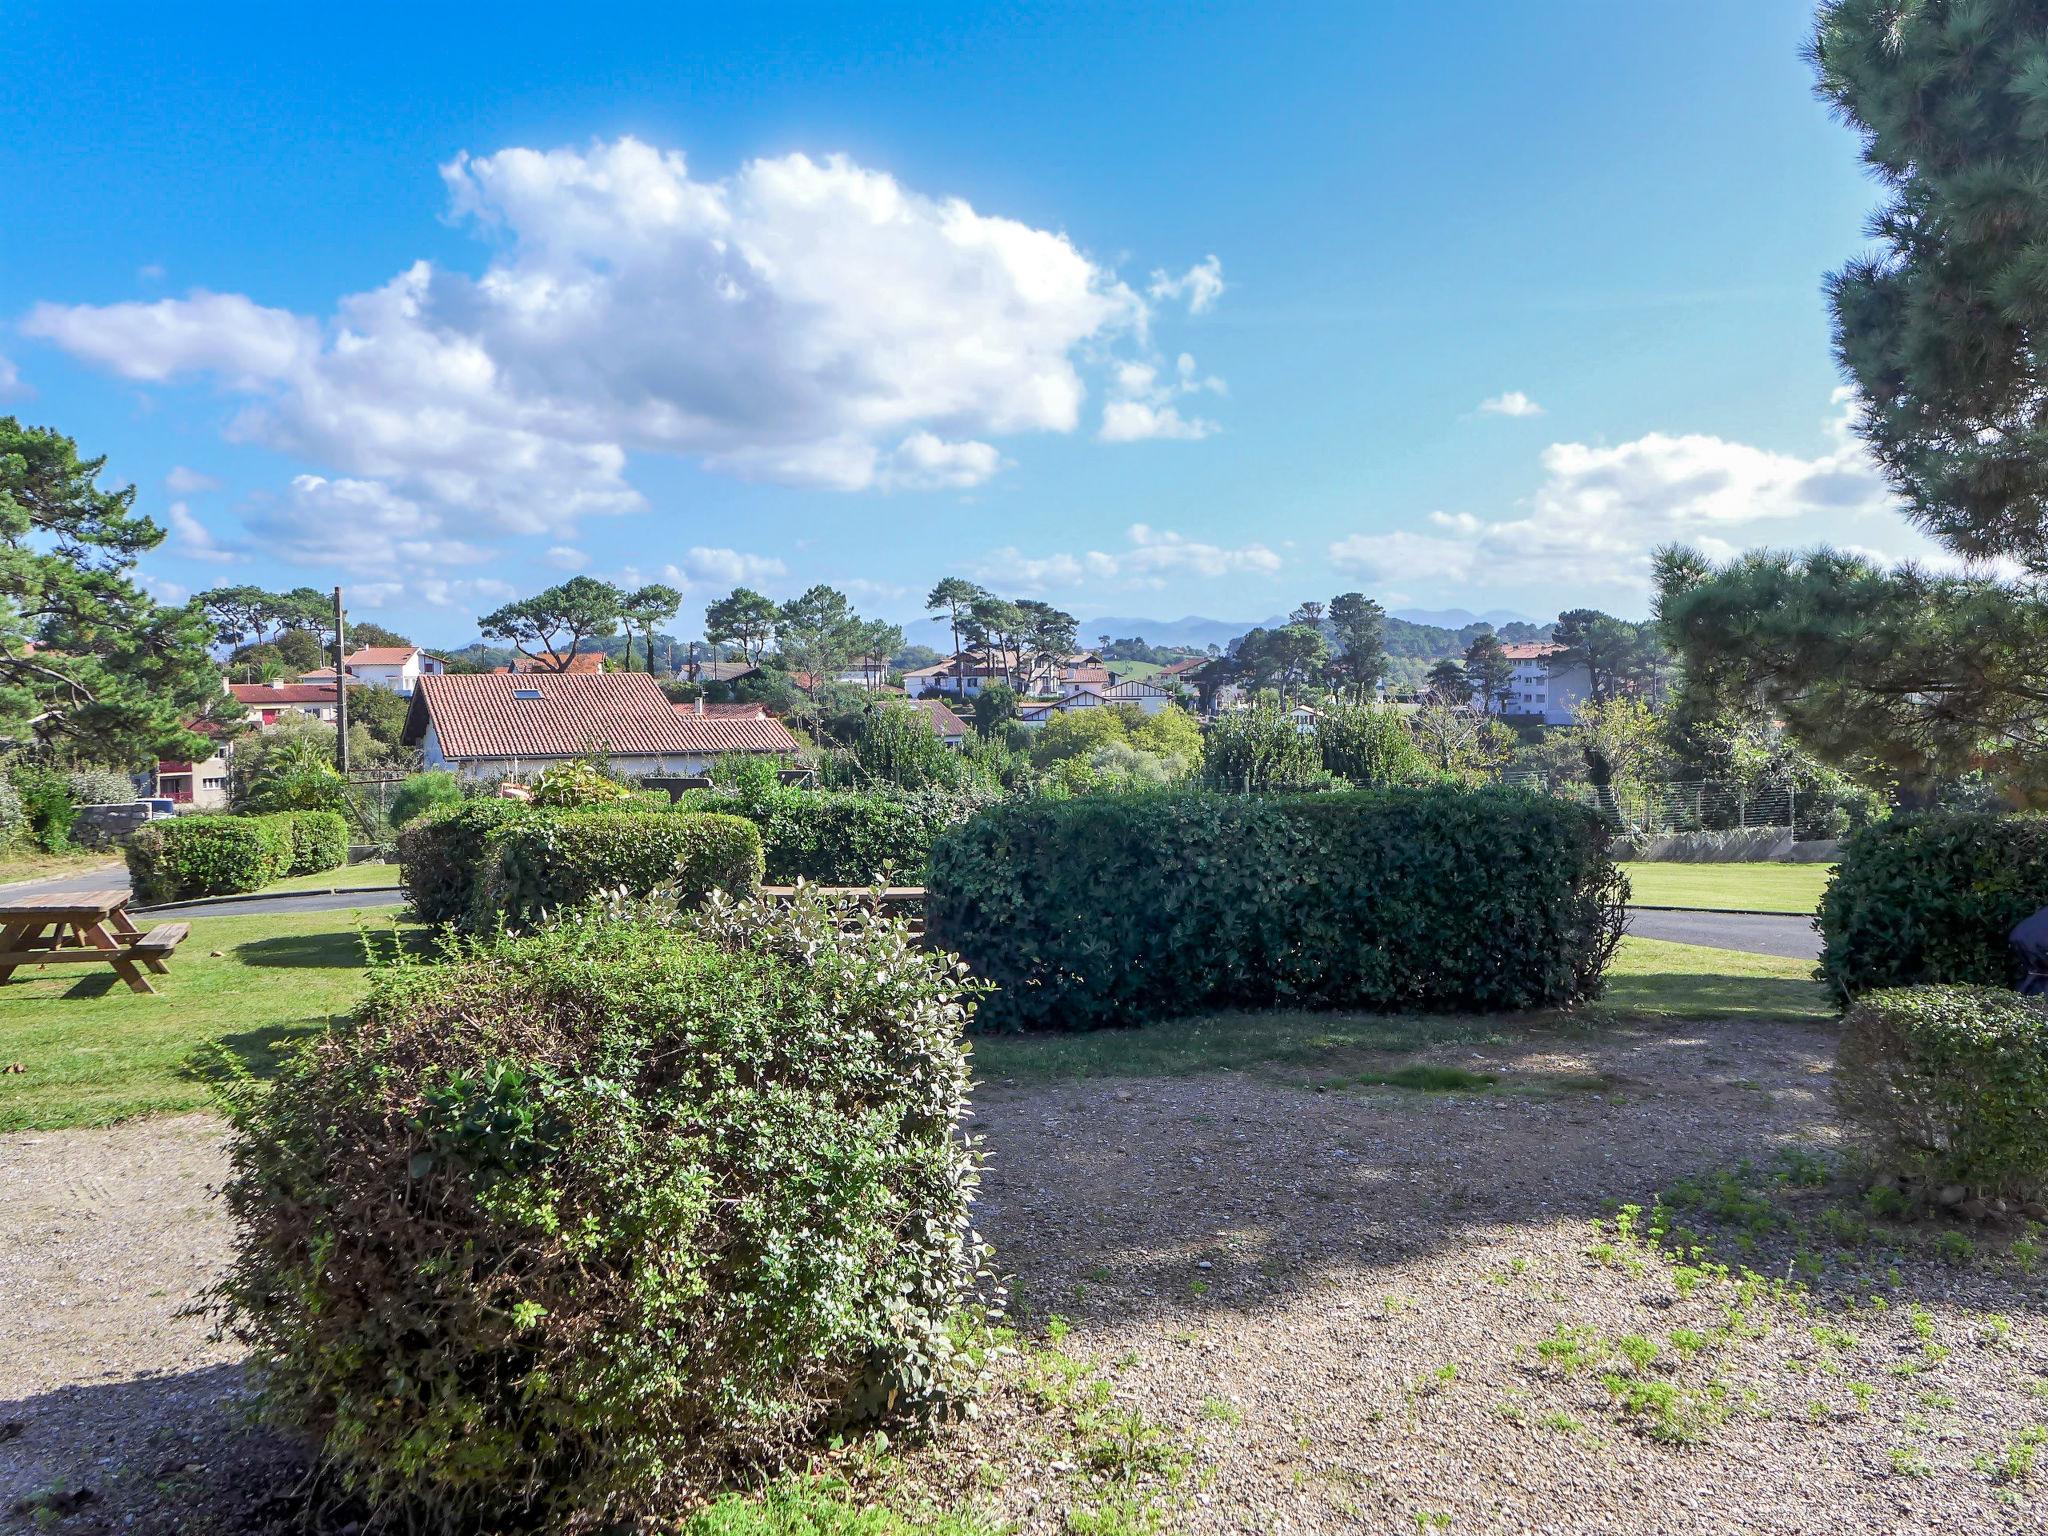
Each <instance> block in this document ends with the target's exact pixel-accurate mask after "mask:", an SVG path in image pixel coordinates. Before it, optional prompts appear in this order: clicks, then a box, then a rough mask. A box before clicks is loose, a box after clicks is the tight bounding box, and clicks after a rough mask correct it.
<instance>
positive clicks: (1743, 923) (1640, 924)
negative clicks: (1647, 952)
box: [1628, 908, 1820, 960]
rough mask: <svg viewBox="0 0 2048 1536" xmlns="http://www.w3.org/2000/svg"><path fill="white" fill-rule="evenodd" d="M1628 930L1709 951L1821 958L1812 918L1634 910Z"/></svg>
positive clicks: (1787, 957)
mask: <svg viewBox="0 0 2048 1536" xmlns="http://www.w3.org/2000/svg"><path fill="white" fill-rule="evenodd" d="M1628 931H1629V932H1630V933H1632V934H1634V935H1635V936H1636V937H1637V938H1642V939H1668V940H1670V941H1671V942H1673V943H1676V944H1704V945H1706V946H1707V947H1708V948H1710V949H1740V950H1746V951H1747V952H1748V953H1750V954H1753V955H1782V956H1784V957H1785V958H1786V959H1788V960H1813V959H1817V958H1818V957H1819V955H1820V935H1819V934H1817V933H1815V932H1814V931H1813V919H1812V918H1810V917H1757V916H1752V915H1751V914H1749V913H1747V912H1645V911H1643V910H1641V909H1640V908H1631V909H1630V911H1629V914H1628Z"/></svg>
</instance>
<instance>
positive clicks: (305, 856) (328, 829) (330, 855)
mask: <svg viewBox="0 0 2048 1536" xmlns="http://www.w3.org/2000/svg"><path fill="white" fill-rule="evenodd" d="M271 819H272V820H274V821H281V822H283V823H284V826H285V830H286V832H288V833H289V834H290V836H291V840H292V867H291V869H290V870H289V871H288V873H291V874H294V875H312V874H318V873H319V872H320V871H321V870H323V869H339V868H341V866H342V865H344V864H346V863H347V862H348V819H347V818H346V817H344V816H343V815H342V814H341V812H339V811H279V812H277V813H276V814H275V815H274V816H273V817H272V818H271Z"/></svg>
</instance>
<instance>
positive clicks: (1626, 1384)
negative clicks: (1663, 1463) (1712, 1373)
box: [1600, 1371, 1730, 1445]
mask: <svg viewBox="0 0 2048 1536" xmlns="http://www.w3.org/2000/svg"><path fill="white" fill-rule="evenodd" d="M1600 1385H1601V1386H1603V1387H1605V1388H1606V1389H1607V1394H1608V1396H1609V1397H1611V1398H1612V1399H1613V1400H1614V1403H1615V1406H1616V1407H1618V1408H1619V1409H1620V1410H1621V1412H1622V1415H1623V1416H1624V1417H1625V1418H1627V1419H1628V1420H1630V1421H1631V1422H1632V1423H1635V1424H1636V1425H1638V1426H1639V1427H1640V1428H1641V1429H1642V1431H1643V1432H1644V1433H1645V1434H1647V1435H1648V1436H1649V1437H1650V1438H1651V1439H1652V1440H1661V1441H1664V1442H1665V1443H1667V1444H1671V1445H1692V1444H1695V1443H1697V1442H1698V1441H1700V1440H1704V1439H1705V1438H1706V1435H1707V1431H1708V1430H1710V1429H1712V1428H1713V1427H1714V1426H1715V1425H1717V1424H1723V1423H1726V1422H1727V1420H1728V1415H1729V1411H1730V1410H1729V1407H1728V1389H1727V1388H1726V1387H1724V1386H1722V1385H1721V1384H1720V1383H1719V1382H1717V1381H1716V1382H1709V1383H1708V1384H1707V1385H1706V1386H1704V1387H1701V1388H1698V1389H1697V1390H1695V1389H1693V1388H1689V1387H1681V1386H1679V1385H1677V1384H1676V1383H1675V1382H1669V1381H1644V1380H1642V1379H1641V1378H1639V1377H1634V1376H1624V1375H1622V1374H1621V1372H1619V1371H1609V1372H1608V1373H1607V1374H1606V1375H1604V1376H1602V1377H1601V1378H1600Z"/></svg>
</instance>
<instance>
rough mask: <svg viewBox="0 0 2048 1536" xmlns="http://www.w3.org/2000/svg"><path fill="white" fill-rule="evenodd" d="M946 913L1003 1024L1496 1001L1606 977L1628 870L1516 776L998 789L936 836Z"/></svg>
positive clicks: (1520, 1002)
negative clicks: (1278, 786)
mask: <svg viewBox="0 0 2048 1536" xmlns="http://www.w3.org/2000/svg"><path fill="white" fill-rule="evenodd" d="M929 885H930V890H931V895H930V898H929V900H928V902H927V907H926V919H927V923H928V925H929V931H930V933H931V936H932V938H933V939H934V940H935V941H936V942H938V943H941V944H944V945H946V946H948V947H951V948H953V949H957V950H958V951H959V952H960V954H961V955H962V956H963V957H964V958H965V959H966V961H967V962H968V964H969V965H970V966H971V967H972V968H973V970H974V972H975V974H976V975H978V976H981V977H982V978H984V979H986V980H988V981H991V982H994V983H996V984H998V987H999V989H1000V990H998V991H997V992H996V993H995V995H994V996H993V998H992V999H991V1000H990V1001H989V1002H987V1003H986V1004H984V1007H983V1012H984V1017H986V1018H987V1019H988V1020H989V1021H990V1022H992V1023H996V1024H1001V1025H1011V1026H1023V1027H1032V1028H1070V1029H1090V1028H1097V1027H1102V1026H1106V1025H1120V1024H1137V1023H1142V1022H1144V1021H1145V1020H1147V1019H1154V1018H1164V1017H1170V1016H1172V1015H1175V1014H1183V1013H1188V1012H1191V1011H1193V1010H1196V1009H1201V1008H1216V1007H1227V1006H1233V1005H1242V1006H1248V1007H1265V1006H1271V1005H1275V1004H1290V1005H1294V1006H1307V1007H1328V1008H1424V1009H1463V1008H1470V1009H1496V1008H1501V1009H1505V1008H1533V1007H1549V1006H1564V1005H1568V1004H1572V1003H1576V1002H1578V1001H1580V1000H1582V999H1584V998H1589V997H1593V996H1595V995H1597V994H1598V992H1599V990H1600V986H1601V980H1602V972H1603V970H1604V969H1605V967H1606V964H1607V962H1608V960H1609V959H1610V958H1611V957H1612V955H1613V952H1614V947H1615V944H1616V943H1617V941H1618V940H1619V938H1620V934H1621V924H1622V901H1623V897H1624V894H1625V892H1626V888H1627V887H1626V882H1625V881H1624V880H1623V879H1622V877H1621V875H1620V873H1619V871H1617V870H1616V869H1615V867H1614V865H1613V863H1612V861H1611V860H1610V859H1609V858H1608V856H1607V854H1606V851H1605V839H1604V836H1603V834H1602V832H1601V830H1600V827H1599V824H1598V822H1597V821H1596V820H1595V819H1594V818H1593V817H1592V816H1591V815H1590V814H1589V813H1588V812H1586V811H1584V810H1581V809H1579V808H1577V807H1574V806H1571V805H1567V804H1565V803H1563V802H1561V801H1558V800H1555V799H1552V798H1549V797H1544V796H1534V795H1525V794H1521V793H1516V792H1512V791H1506V790H1463V789H1453V788H1435V789H1420V790H1417V789H1387V790H1354V791H1346V792H1340V793H1334V794H1327V795H1314V796H1299V797H1295V796H1249V797H1247V796H1228V795H1216V794H1190V793H1167V794H1147V795H1130V796H1110V795H1104V796H1089V797H1085V798H1078V799H1072V800H1065V801H1061V800H1037V801H1030V802H1023V803H1016V804H1010V805H1005V806H1000V807H998V808H996V809H993V810H989V811H985V812H983V813H982V814H980V815H978V816H976V817H975V818H974V819H973V820H972V821H969V822H967V823H966V824H965V825H964V826H959V827H955V828H952V829H950V830H948V831H947V832H946V833H945V834H944V835H942V836H941V837H940V839H939V840H938V842H937V844H936V845H935V847H934V848H933V851H932V872H931V877H930V880H929Z"/></svg>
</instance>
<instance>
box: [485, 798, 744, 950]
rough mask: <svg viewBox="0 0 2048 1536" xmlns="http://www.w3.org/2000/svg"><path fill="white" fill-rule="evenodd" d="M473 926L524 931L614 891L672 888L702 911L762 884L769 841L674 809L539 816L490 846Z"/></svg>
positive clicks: (725, 821)
mask: <svg viewBox="0 0 2048 1536" xmlns="http://www.w3.org/2000/svg"><path fill="white" fill-rule="evenodd" d="M479 869H480V878H479V880H478V882H477V885H476V887H475V890H474V893H473V895H472V898H471V903H470V907H469V910H468V912H467V913H466V914H465V916H464V920H465V922H466V924H467V925H468V926H469V927H470V928H471V929H473V930H476V931H487V930H489V929H491V928H493V927H495V926H497V925H499V924H502V925H503V926H505V927H507V928H510V929H515V930H516V929H521V928H526V927H529V926H531V925H533V924H535V923H538V922H540V921H542V920H543V919H545V918H546V917H548V916H549V915H550V914H554V913H560V912H564V911H566V910H568V909H570V908H574V907H580V906H583V905H585V904H586V903H588V902H589V901H590V900H591V899H592V898H593V897H595V896H598V895H601V894H603V893H606V892H611V891H621V890H623V891H626V892H629V893H631V894H635V895H644V894H645V893H647V892H649V891H652V890H654V889H655V888H656V887H657V886H667V887H673V889H674V891H675V894H676V895H677V897H678V898H679V899H681V900H682V901H684V902H686V903H689V904H692V905H694V904H695V903H697V902H699V901H701V900H702V899H703V898H704V897H705V896H708V895H709V894H710V893H711V892H712V891H724V892H725V893H726V894H727V895H729V896H748V895H752V894H753V892H754V891H756V890H757V889H759V888H760V884H761V834H760V833H759V831H757V830H756V829H755V827H754V824H753V823H752V822H750V821H747V820H745V819H743V818H742V817H738V816H719V815H713V814H709V813H694V812H683V813H678V812H675V811H610V810H587V811H572V812H547V811H536V812H533V813H531V814H529V815H526V816H516V817H513V818H512V819H511V820H509V821H505V822H502V823H501V824H500V825H498V826H497V827H496V828H494V829H493V830H492V832H491V833H490V835H489V836H488V837H487V838H485V840H484V846H483V859H482V863H481V865H480V867H479Z"/></svg>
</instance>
